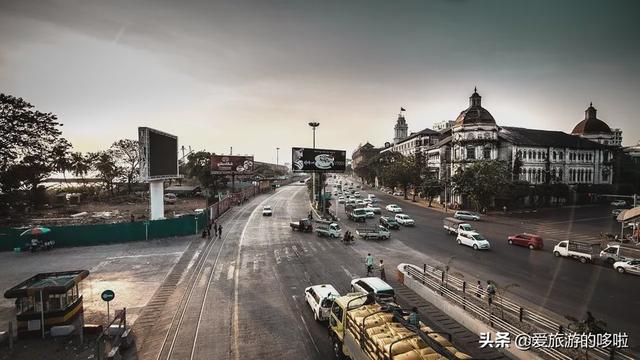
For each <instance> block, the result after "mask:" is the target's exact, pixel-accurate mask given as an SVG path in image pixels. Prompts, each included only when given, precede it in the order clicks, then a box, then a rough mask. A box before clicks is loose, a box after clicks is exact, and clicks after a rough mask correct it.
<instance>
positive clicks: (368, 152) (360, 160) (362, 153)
mask: <svg viewBox="0 0 640 360" xmlns="http://www.w3.org/2000/svg"><path fill="white" fill-rule="evenodd" d="M378 153H380V149H378V148H376V147H374V146H373V145H371V144H370V143H369V142H367V143H365V144H364V145H362V146H358V148H357V149H356V150H355V151H354V152H353V153H352V154H351V168H352V169H353V170H357V169H358V167H359V166H361V165H362V164H365V163H366V162H367V161H369V159H371V158H372V157H374V156H376V155H377V154H378Z"/></svg>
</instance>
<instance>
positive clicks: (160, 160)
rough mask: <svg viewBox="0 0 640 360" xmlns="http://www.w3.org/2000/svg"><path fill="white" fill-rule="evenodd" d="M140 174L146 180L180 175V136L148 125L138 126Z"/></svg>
mask: <svg viewBox="0 0 640 360" xmlns="http://www.w3.org/2000/svg"><path fill="white" fill-rule="evenodd" d="M138 140H139V142H140V159H141V163H140V176H141V177H142V178H143V179H145V180H154V179H157V180H160V179H171V178H176V177H179V173H178V137H177V136H175V135H171V134H167V133H165V132H162V131H159V130H155V129H151V128H148V127H140V128H138Z"/></svg>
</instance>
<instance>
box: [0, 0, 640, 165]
mask: <svg viewBox="0 0 640 360" xmlns="http://www.w3.org/2000/svg"><path fill="white" fill-rule="evenodd" d="M639 10H640V1H637V0H629V1H620V0H602V1H587V0H577V1H557V0H550V1H542V0H536V1H530V0H526V1H525V0H523V1H516V0H503V1H497V0H494V1H491V0H466V1H465V0H455V1H454V0H449V1H444V0H418V1H402V0H385V1H374V0H362V1H348V0H340V1H329V0H316V1H303V0H298V1H274V0H272V1H268V0H256V1H242V0H229V1H209V0H201V1H184V0H182V1H160V0H155V1H150V0H135V1H134V0H123V1H113V0H109V1H104V0H103V1H88V0H76V1H71V0H56V1H53V0H37V1H36V0H33V1H29V0H16V1H8V0H0V92H5V93H9V94H12V95H15V96H20V97H23V98H25V99H26V100H28V101H30V102H31V103H32V104H34V105H35V106H36V107H37V108H38V109H39V110H41V111H47V112H53V113H55V114H57V115H58V116H59V119H60V120H61V121H62V122H63V123H64V128H63V131H64V135H65V136H66V137H67V138H68V139H69V140H70V141H71V142H72V143H73V145H74V147H75V148H76V150H80V151H95V150H100V149H104V148H106V147H108V146H109V145H110V144H111V143H112V142H113V141H115V140H118V139H121V138H136V137H137V131H136V129H137V127H138V126H150V127H153V128H157V129H160V130H163V131H166V132H169V133H172V134H175V135H177V136H178V137H179V141H180V144H181V145H185V146H189V145H190V146H191V147H192V148H194V149H206V150H208V151H213V152H217V153H222V152H228V149H229V147H230V146H233V151H234V153H247V154H254V155H255V157H256V160H259V161H272V162H275V155H276V150H275V148H276V147H280V149H281V150H280V162H281V163H282V162H283V161H289V159H290V148H291V147H292V146H311V139H312V138H311V129H310V128H309V126H308V125H307V123H308V122H309V121H311V120H316V121H319V122H320V124H321V125H320V127H319V128H318V132H317V138H316V144H317V146H318V147H324V148H338V149H346V150H348V153H349V154H350V153H351V151H352V150H353V149H354V148H355V147H356V146H357V145H358V143H364V142H365V141H367V140H368V141H370V142H372V143H373V144H374V145H382V144H383V143H384V142H385V141H388V140H391V138H392V137H393V125H394V124H395V119H396V117H397V113H398V110H399V108H400V106H403V107H405V108H406V109H407V112H406V118H407V121H408V123H409V130H410V131H418V130H421V129H423V128H425V127H431V126H432V124H433V122H436V121H441V120H447V119H454V118H455V117H456V116H457V115H458V113H459V112H460V111H461V110H463V109H465V108H466V107H467V104H468V97H469V96H470V94H471V92H472V91H473V87H474V86H478V91H479V93H480V94H481V95H482V96H483V105H484V107H485V108H487V109H488V110H489V111H490V112H491V113H492V114H493V116H494V117H495V119H496V121H497V122H498V124H499V125H508V126H525V127H531V128H540V129H557V130H563V131H566V132H570V131H571V130H572V128H573V126H574V125H575V124H576V123H577V122H579V121H580V120H581V119H582V118H583V117H584V110H585V109H586V107H587V106H588V105H589V102H590V101H593V103H594V106H595V107H596V108H597V109H598V117H599V118H600V119H602V120H604V121H606V122H607V123H608V124H609V125H610V126H611V127H620V128H622V129H623V131H624V133H623V142H624V143H625V144H635V143H636V142H637V141H638V140H639V139H640V126H639V124H640V121H638V118H637V116H638V111H637V106H638V100H640V96H639V95H640V75H639V74H640V71H639V69H638V65H639V64H640V36H639V35H640V30H639V29H640V27H639V26H638V24H637V23H638V21H637V20H638V19H637V17H638V14H640V11H639Z"/></svg>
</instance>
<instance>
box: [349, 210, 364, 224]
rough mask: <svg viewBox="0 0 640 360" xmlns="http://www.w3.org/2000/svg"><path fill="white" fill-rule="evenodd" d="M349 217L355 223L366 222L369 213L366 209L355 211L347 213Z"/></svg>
mask: <svg viewBox="0 0 640 360" xmlns="http://www.w3.org/2000/svg"><path fill="white" fill-rule="evenodd" d="M347 217H348V218H349V219H351V220H353V221H355V222H365V221H366V220H367V211H366V210H365V209H364V208H360V209H353V210H351V211H350V212H348V213H347Z"/></svg>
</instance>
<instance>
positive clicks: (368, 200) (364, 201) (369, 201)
mask: <svg viewBox="0 0 640 360" xmlns="http://www.w3.org/2000/svg"><path fill="white" fill-rule="evenodd" d="M362 202H363V203H365V204H367V205H369V204H371V200H370V199H362Z"/></svg>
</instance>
